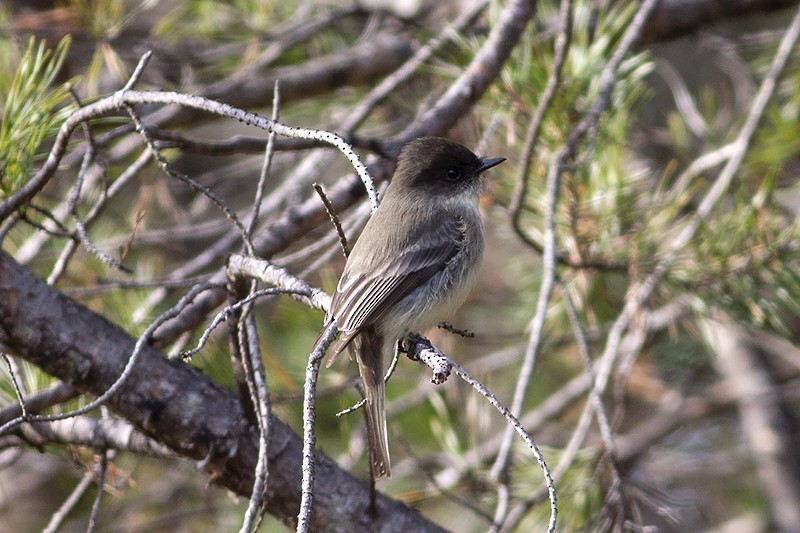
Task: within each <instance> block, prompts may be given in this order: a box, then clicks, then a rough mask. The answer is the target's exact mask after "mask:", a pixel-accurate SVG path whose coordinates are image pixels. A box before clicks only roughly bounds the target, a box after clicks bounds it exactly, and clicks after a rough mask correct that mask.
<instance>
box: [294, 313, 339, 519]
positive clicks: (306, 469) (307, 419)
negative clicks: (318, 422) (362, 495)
mask: <svg viewBox="0 0 800 533" xmlns="http://www.w3.org/2000/svg"><path fill="white" fill-rule="evenodd" d="M338 332H339V330H338V328H337V327H336V321H332V322H331V323H330V324H329V325H328V326H327V327H326V329H325V331H324V332H323V333H322V336H321V339H320V342H319V343H318V344H317V346H316V347H315V348H314V350H313V351H312V352H311V354H310V355H309V357H308V364H307V365H306V380H305V384H304V385H303V466H302V469H303V482H302V486H301V494H302V495H301V497H300V512H299V513H298V514H297V533H307V532H308V531H309V530H310V528H311V510H312V505H313V502H314V480H315V478H316V475H315V466H316V458H315V450H314V448H315V447H316V443H317V434H316V431H315V430H314V418H315V408H316V407H315V404H316V389H317V378H318V376H319V367H320V364H321V363H322V358H323V357H324V356H325V351H326V350H327V349H328V346H329V345H330V344H331V342H333V339H334V338H336V335H337V333H338Z"/></svg>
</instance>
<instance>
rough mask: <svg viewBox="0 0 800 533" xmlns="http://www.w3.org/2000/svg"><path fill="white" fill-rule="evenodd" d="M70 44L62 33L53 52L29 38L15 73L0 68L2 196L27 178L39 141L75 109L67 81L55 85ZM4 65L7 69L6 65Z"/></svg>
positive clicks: (50, 133) (38, 155)
mask: <svg viewBox="0 0 800 533" xmlns="http://www.w3.org/2000/svg"><path fill="white" fill-rule="evenodd" d="M69 44H70V39H69V37H65V38H64V39H62V41H61V42H60V43H59V45H58V46H57V47H56V49H55V50H54V51H51V50H48V49H47V47H46V46H45V43H44V42H39V43H38V44H37V43H36V41H35V39H33V38H31V39H30V40H29V41H28V46H27V48H26V49H25V52H24V53H23V54H22V56H21V57H20V59H19V62H18V64H17V65H16V66H15V69H14V74H13V75H10V74H9V72H8V71H6V72H3V73H0V80H2V81H0V110H2V122H1V123H0V174H1V175H2V178H1V181H0V199H2V198H6V197H8V196H9V195H11V194H12V193H13V192H14V191H16V190H17V189H18V188H19V187H20V186H22V185H23V184H24V183H25V182H26V181H27V180H28V179H29V177H30V174H31V172H32V171H33V169H34V164H35V162H36V160H37V158H39V157H40V156H41V155H42V153H43V150H42V144H43V143H44V142H45V141H46V140H49V139H52V138H53V137H54V136H55V134H56V132H57V131H58V129H59V128H60V127H61V124H62V123H63V122H64V121H65V120H66V119H67V117H68V116H69V115H70V113H72V112H73V111H74V106H72V105H71V104H69V91H68V90H67V88H66V86H65V85H63V84H62V85H59V86H57V87H54V83H55V81H56V77H57V76H58V74H59V72H60V71H61V66H62V64H63V62H64V58H65V57H66V54H67V50H68V49H69ZM2 67H3V68H4V69H8V68H9V67H10V65H9V64H8V63H5V64H3V65H2ZM7 80H11V81H10V83H9V82H8V81H7Z"/></svg>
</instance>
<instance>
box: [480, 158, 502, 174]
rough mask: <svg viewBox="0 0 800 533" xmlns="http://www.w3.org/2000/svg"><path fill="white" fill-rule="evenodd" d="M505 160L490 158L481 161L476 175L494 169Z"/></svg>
mask: <svg viewBox="0 0 800 533" xmlns="http://www.w3.org/2000/svg"><path fill="white" fill-rule="evenodd" d="M505 160H506V158H505V157H492V158H487V159H481V166H479V167H478V174H480V173H481V172H486V171H487V170H489V169H490V168H492V167H496V166H497V165H499V164H500V163H502V162H503V161H505Z"/></svg>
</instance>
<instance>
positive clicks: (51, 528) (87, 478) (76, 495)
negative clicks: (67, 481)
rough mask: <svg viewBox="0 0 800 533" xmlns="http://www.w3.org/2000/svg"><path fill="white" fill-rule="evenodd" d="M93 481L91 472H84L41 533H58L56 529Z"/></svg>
mask: <svg viewBox="0 0 800 533" xmlns="http://www.w3.org/2000/svg"><path fill="white" fill-rule="evenodd" d="M93 481H94V474H92V473H91V472H86V473H84V474H83V477H82V478H81V480H80V481H79V482H78V484H77V485H75V488H74V489H72V492H71V493H70V495H69V497H68V498H67V499H66V500H64V503H62V504H61V507H59V508H58V510H56V512H55V513H53V516H51V517H50V522H48V523H47V526H45V528H44V529H43V530H42V533H55V532H56V531H58V528H60V527H61V524H62V523H63V522H64V520H66V519H67V515H68V514H69V513H70V512H71V511H72V509H74V508H75V506H76V505H77V504H78V501H80V499H81V497H82V496H83V495H84V493H86V491H87V490H88V489H89V487H91V486H92V482H93Z"/></svg>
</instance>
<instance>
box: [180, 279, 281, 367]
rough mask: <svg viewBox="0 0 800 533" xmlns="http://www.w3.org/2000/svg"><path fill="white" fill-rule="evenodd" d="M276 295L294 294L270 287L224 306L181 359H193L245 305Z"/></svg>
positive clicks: (183, 353) (182, 353)
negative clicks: (263, 297)
mask: <svg viewBox="0 0 800 533" xmlns="http://www.w3.org/2000/svg"><path fill="white" fill-rule="evenodd" d="M276 294H294V293H293V292H292V291H291V289H284V288H280V287H271V288H268V289H261V290H258V291H253V292H251V293H250V294H248V295H247V296H246V297H245V298H243V299H241V300H239V301H238V302H236V303H233V304H231V305H228V306H226V307H225V308H224V309H222V310H221V311H220V312H219V313H217V314H216V316H215V317H214V319H213V320H212V321H211V323H210V324H209V325H208V327H207V328H206V329H205V331H203V334H202V335H201V336H200V339H199V340H198V341H197V345H196V346H195V347H194V348H192V349H191V350H186V351H185V352H181V354H180V356H181V359H183V360H184V361H189V360H190V359H191V358H192V357H194V356H195V355H196V354H197V352H199V351H200V350H202V349H203V347H204V346H205V345H206V343H207V342H208V339H209V337H211V333H213V332H214V330H215V329H216V328H217V326H219V325H220V324H222V323H223V322H225V321H226V320H228V319H229V318H230V317H231V315H233V314H234V313H236V312H238V311H241V310H242V308H244V307H245V306H246V305H247V304H249V303H251V302H253V301H254V300H256V299H258V298H261V297H262V296H273V295H276Z"/></svg>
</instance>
